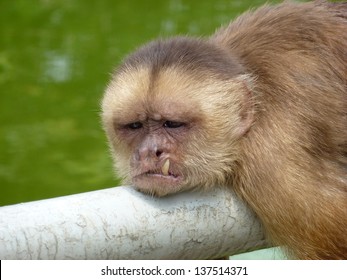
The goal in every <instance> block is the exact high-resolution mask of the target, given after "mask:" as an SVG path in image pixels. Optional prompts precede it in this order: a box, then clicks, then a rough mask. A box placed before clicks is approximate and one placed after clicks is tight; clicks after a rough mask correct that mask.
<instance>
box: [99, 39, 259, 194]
mask: <svg viewBox="0 0 347 280" xmlns="http://www.w3.org/2000/svg"><path fill="white" fill-rule="evenodd" d="M250 83H251V81H250V78H249V76H248V75H246V74H245V72H244V69H243V68H242V67H241V66H240V64H239V63H238V62H236V61H235V59H234V58H233V57H231V56H230V55H229V54H228V53H226V51H224V50H223V49H221V48H219V47H217V46H215V45H213V44H212V43H209V42H208V41H202V40H200V39H189V38H185V37H178V38H173V39H169V40H164V41H161V40H160V41H155V42H152V43H149V44H148V45H145V46H144V47H142V48H140V49H139V50H137V51H136V52H135V53H133V54H132V55H130V56H129V57H127V58H126V59H125V61H124V62H123V64H122V65H121V66H120V67H119V69H118V70H117V71H116V73H115V75H114V76H113V78H112V80H111V82H110V84H109V86H108V88H107V90H106V92H105V95H104V99H103V101H102V121H103V125H104V129H105V131H106V134H107V136H108V140H109V143H110V146H111V151H112V154H113V156H114V160H115V163H116V164H115V165H116V169H117V171H118V175H120V176H122V177H123V178H124V183H126V184H129V183H132V184H134V185H135V186H136V187H137V188H138V189H139V190H140V191H143V192H145V193H150V194H153V195H158V196H162V195H166V194H170V193H175V192H179V191H182V190H186V189H190V188H194V187H209V186H213V185H223V184H227V183H228V182H227V181H228V180H230V179H231V178H230V177H231V176H230V174H232V170H233V167H234V165H235V162H236V160H237V159H238V143H239V139H240V138H241V137H242V136H243V135H244V134H245V133H246V132H247V130H248V129H249V128H250V126H251V123H252V120H253V110H252V106H251V104H250V101H251V100H250V99H251V98H250V92H249V88H250Z"/></svg>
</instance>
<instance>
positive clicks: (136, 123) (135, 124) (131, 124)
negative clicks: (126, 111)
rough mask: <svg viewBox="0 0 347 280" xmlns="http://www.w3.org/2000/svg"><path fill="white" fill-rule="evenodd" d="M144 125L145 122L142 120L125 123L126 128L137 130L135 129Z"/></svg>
mask: <svg viewBox="0 0 347 280" xmlns="http://www.w3.org/2000/svg"><path fill="white" fill-rule="evenodd" d="M142 127H143V124H142V123H141V122H133V123H129V124H127V125H125V128H128V129H131V130H135V129H140V128H142Z"/></svg>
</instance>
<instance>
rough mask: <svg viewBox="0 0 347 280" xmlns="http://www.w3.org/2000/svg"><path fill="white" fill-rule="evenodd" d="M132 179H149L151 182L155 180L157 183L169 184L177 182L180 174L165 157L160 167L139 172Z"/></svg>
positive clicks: (180, 177) (179, 179)
mask: <svg viewBox="0 0 347 280" xmlns="http://www.w3.org/2000/svg"><path fill="white" fill-rule="evenodd" d="M133 179H134V181H137V182H138V181H143V180H146V181H147V180H150V181H152V182H153V183H155V182H156V183H157V184H159V185H161V184H162V185H166V184H169V185H170V184H177V183H179V182H180V181H181V179H182V176H181V175H180V173H179V172H177V171H176V170H175V169H174V168H173V166H172V164H171V162H170V160H169V159H166V160H165V161H164V163H163V164H162V165H161V167H158V168H154V169H149V170H146V171H145V172H141V173H140V174H138V175H136V176H134V178H133ZM154 181H155V182H154Z"/></svg>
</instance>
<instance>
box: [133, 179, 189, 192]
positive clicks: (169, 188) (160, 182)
mask: <svg viewBox="0 0 347 280" xmlns="http://www.w3.org/2000/svg"><path fill="white" fill-rule="evenodd" d="M182 182H183V179H182V177H181V176H171V175H168V176H165V175H162V174H141V175H138V176H135V177H134V178H133V184H134V185H135V186H136V188H137V189H138V190H139V191H141V192H143V193H146V194H150V195H154V196H165V195H168V194H173V193H177V192H180V190H181V189H182Z"/></svg>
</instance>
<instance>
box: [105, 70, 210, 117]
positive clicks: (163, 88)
mask: <svg viewBox="0 0 347 280" xmlns="http://www.w3.org/2000/svg"><path fill="white" fill-rule="evenodd" d="M212 84H213V82H212V81H211V82H207V81H206V80H205V81H198V80H196V79H193V78H192V77H189V76H187V75H184V74H182V72H180V71H178V70H177V69H174V68H166V69H163V70H162V71H160V72H159V73H157V74H156V75H155V76H153V75H152V72H151V71H150V69H148V68H147V67H140V68H137V69H132V70H131V71H130V70H129V71H124V72H122V73H120V74H118V75H116V76H115V77H114V79H113V80H112V81H111V83H110V84H109V86H108V88H107V90H106V93H105V96H104V99H103V104H102V108H103V112H104V113H105V112H110V113H112V114H116V115H122V116H124V115H126V116H129V118H130V119H131V118H134V119H136V118H137V119H139V120H144V119H146V118H152V119H155V120H159V119H164V118H166V119H170V118H171V119H177V117H178V116H179V115H184V114H187V112H188V111H194V110H198V108H199V107H200V102H199V99H200V98H198V96H201V91H202V88H204V91H205V92H206V90H207V88H208V87H210V86H211V85H212ZM192 104H194V110H192ZM191 114H192V112H190V115H191Z"/></svg>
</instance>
